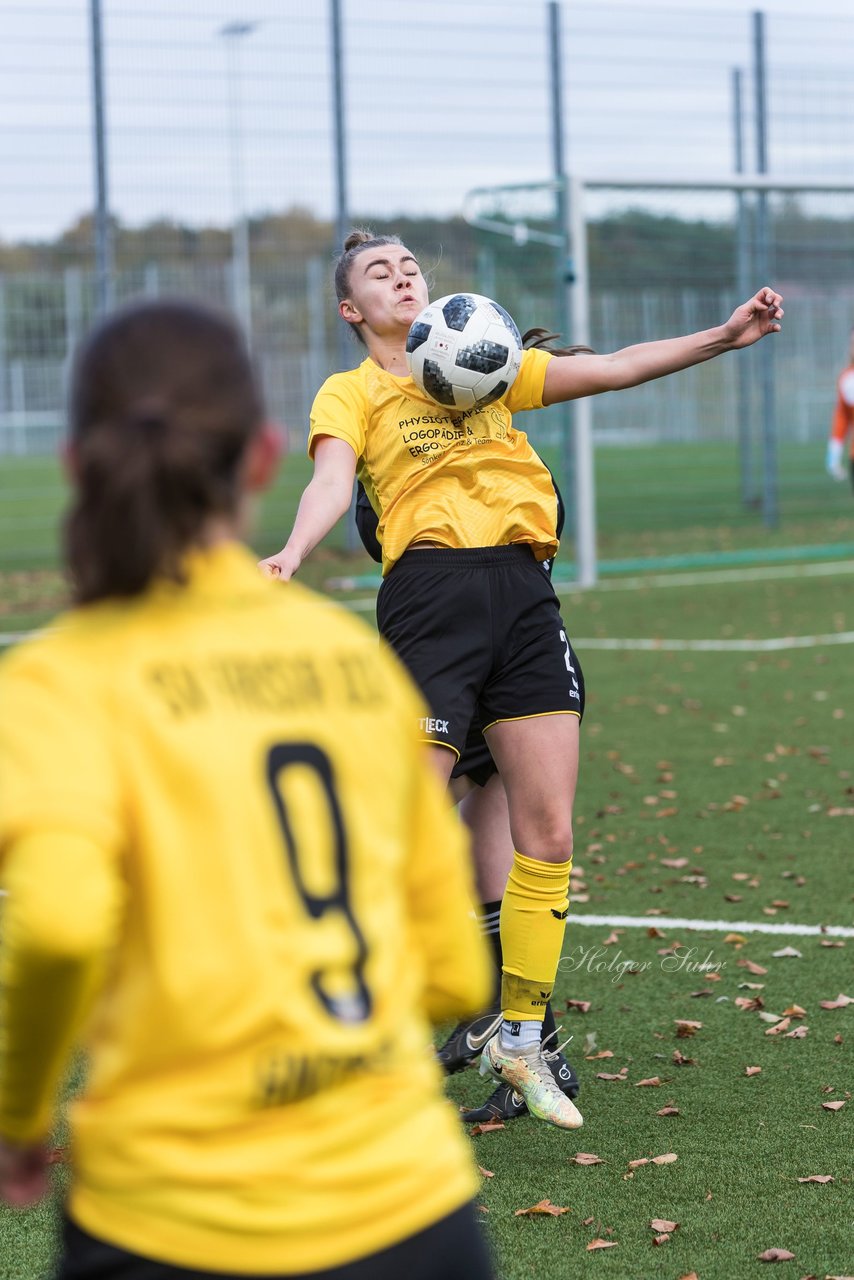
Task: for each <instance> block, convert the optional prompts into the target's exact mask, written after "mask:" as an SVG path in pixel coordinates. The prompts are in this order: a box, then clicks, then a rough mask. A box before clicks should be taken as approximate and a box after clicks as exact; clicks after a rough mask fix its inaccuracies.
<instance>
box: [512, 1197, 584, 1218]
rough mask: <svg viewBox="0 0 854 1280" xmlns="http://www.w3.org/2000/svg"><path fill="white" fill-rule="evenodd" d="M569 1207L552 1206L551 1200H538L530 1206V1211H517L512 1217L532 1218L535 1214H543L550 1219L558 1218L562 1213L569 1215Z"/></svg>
mask: <svg viewBox="0 0 854 1280" xmlns="http://www.w3.org/2000/svg"><path fill="white" fill-rule="evenodd" d="M571 1212H572V1210H571V1209H570V1207H569V1205H564V1206H563V1207H561V1206H560V1205H557V1204H552V1202H551V1200H538V1201H537V1203H536V1204H532V1205H531V1207H530V1209H517V1210H516V1211H515V1214H514V1217H516V1218H534V1217H536V1216H537V1214H540V1213H544V1214H546V1215H547V1216H548V1217H550V1218H559V1217H560V1215H561V1214H562V1213H571Z"/></svg>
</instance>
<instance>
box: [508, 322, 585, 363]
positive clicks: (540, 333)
mask: <svg viewBox="0 0 854 1280" xmlns="http://www.w3.org/2000/svg"><path fill="white" fill-rule="evenodd" d="M560 336H561V335H560V334H559V333H549V331H548V329H541V328H535V329H526V330H525V332H524V333H523V335H522V346H523V347H526V348H527V347H540V348H541V349H542V350H543V351H550V352H551V353H552V355H553V356H592V355H595V354H596V353H595V351H594V350H593V348H592V347H584V346H580V345H579V346H575V347H561V346H558V345H556V340H559V339H560Z"/></svg>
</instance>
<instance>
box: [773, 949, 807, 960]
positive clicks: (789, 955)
mask: <svg viewBox="0 0 854 1280" xmlns="http://www.w3.org/2000/svg"><path fill="white" fill-rule="evenodd" d="M771 955H772V956H773V957H774V959H775V960H786V959H793V960H800V958H801V953H800V951H796V950H795V948H794V947H781V948H780V950H779V951H772V952H771Z"/></svg>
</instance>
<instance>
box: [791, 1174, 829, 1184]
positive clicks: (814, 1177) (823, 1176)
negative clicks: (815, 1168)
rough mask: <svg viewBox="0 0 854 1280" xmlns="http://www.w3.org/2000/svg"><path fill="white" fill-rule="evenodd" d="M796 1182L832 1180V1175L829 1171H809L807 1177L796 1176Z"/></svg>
mask: <svg viewBox="0 0 854 1280" xmlns="http://www.w3.org/2000/svg"><path fill="white" fill-rule="evenodd" d="M798 1182H821V1183H825V1182H833V1176H832V1175H831V1174H829V1173H811V1174H810V1176H809V1177H808V1178H798Z"/></svg>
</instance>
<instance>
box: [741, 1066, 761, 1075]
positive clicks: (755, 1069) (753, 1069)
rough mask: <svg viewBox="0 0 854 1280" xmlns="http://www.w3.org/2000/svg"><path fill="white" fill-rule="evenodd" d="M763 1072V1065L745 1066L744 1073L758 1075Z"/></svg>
mask: <svg viewBox="0 0 854 1280" xmlns="http://www.w3.org/2000/svg"><path fill="white" fill-rule="evenodd" d="M761 1072H762V1068H761V1067H745V1068H744V1074H745V1075H746V1076H758V1075H760V1074H761Z"/></svg>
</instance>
